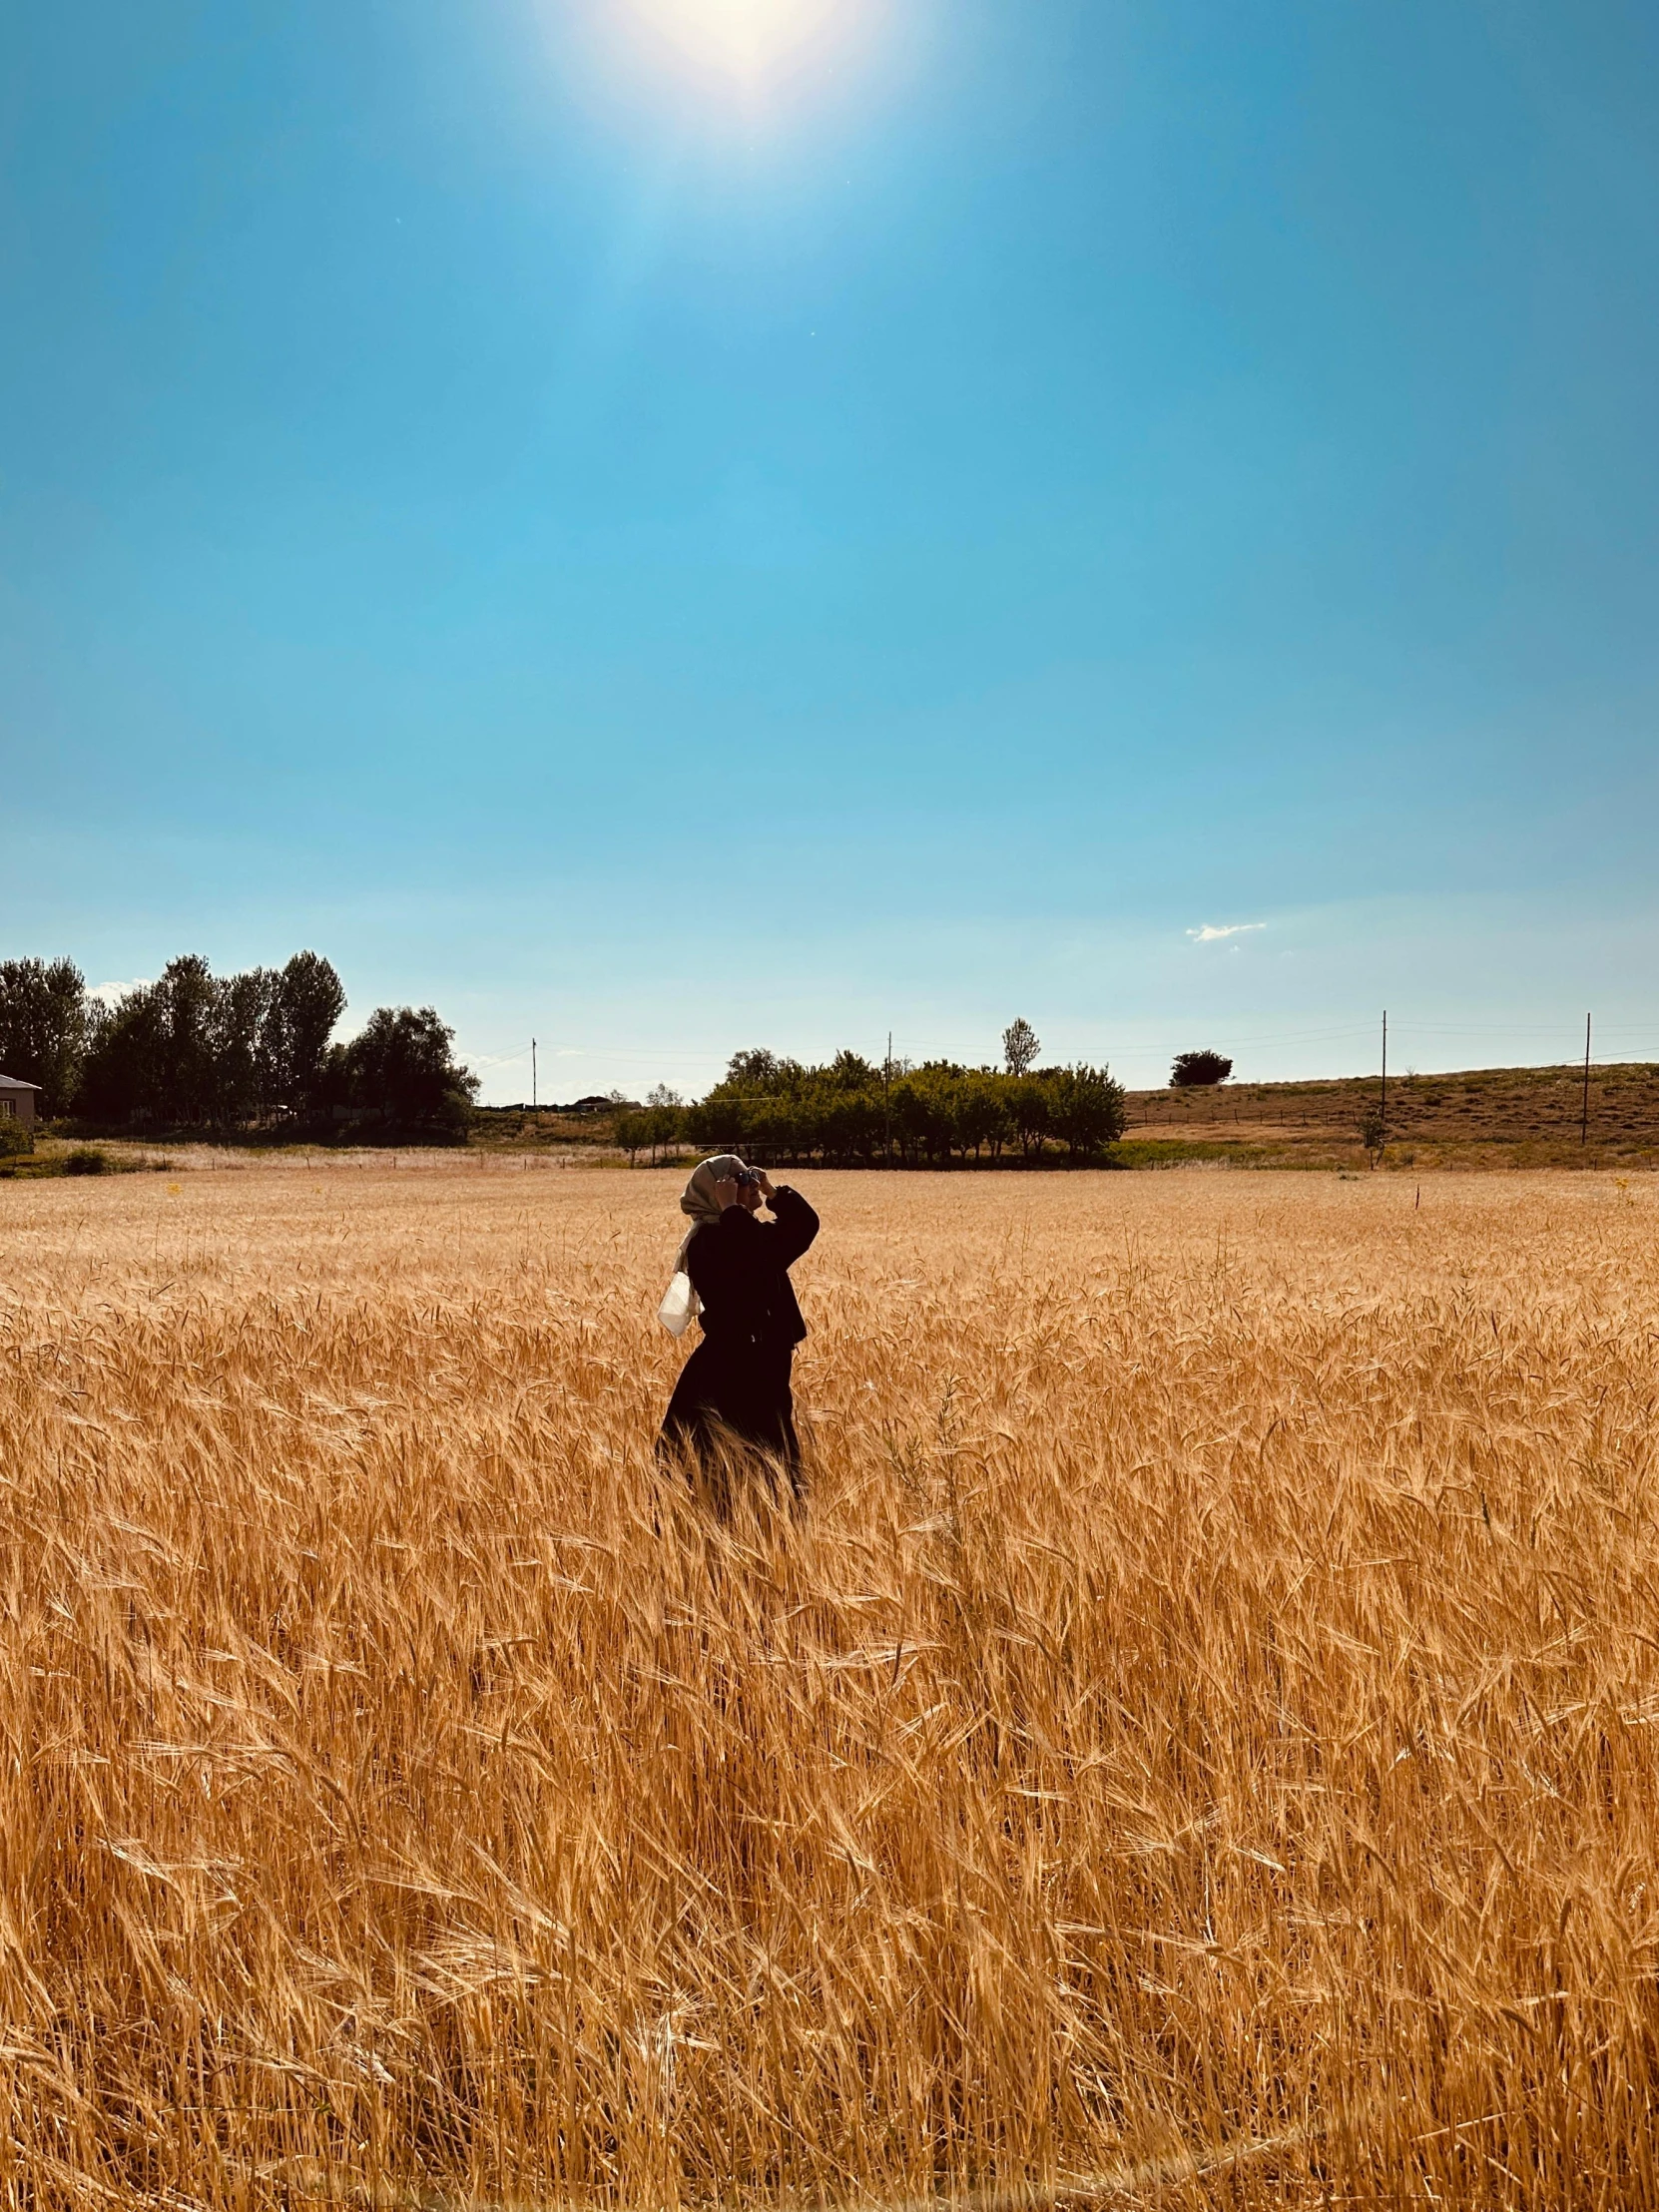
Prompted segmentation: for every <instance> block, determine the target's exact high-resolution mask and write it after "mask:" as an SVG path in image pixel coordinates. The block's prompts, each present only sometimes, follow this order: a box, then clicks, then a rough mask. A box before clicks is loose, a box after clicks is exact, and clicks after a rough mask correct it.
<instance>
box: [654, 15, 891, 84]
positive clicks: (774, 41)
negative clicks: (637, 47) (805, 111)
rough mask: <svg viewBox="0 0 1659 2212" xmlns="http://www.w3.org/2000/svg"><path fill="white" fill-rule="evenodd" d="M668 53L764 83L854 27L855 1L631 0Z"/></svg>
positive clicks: (703, 71) (704, 71) (810, 59)
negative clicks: (852, 25)
mask: <svg viewBox="0 0 1659 2212" xmlns="http://www.w3.org/2000/svg"><path fill="white" fill-rule="evenodd" d="M628 5H629V7H630V9H631V12H632V13H633V15H634V17H635V18H636V20H637V22H638V25H639V28H640V30H641V31H642V32H643V33H644V34H645V36H646V38H647V39H648V40H649V41H650V42H651V43H652V44H653V45H654V46H656V47H657V48H658V50H659V52H660V53H662V54H664V55H665V56H666V57H667V58H669V59H672V60H673V61H675V62H677V63H678V64H679V65H680V66H681V67H682V68H688V69H691V70H693V71H695V72H696V73H697V74H699V75H702V76H707V77H715V78H724V79H725V80H727V81H728V82H730V83H733V84H736V85H740V86H745V87H749V88H751V89H754V88H758V87H760V86H761V85H763V84H765V83H766V82H767V81H768V80H769V79H772V78H775V77H778V76H781V75H793V74H794V73H795V72H796V71H797V70H799V69H801V68H803V67H805V66H809V65H811V64H812V63H814V62H815V61H817V60H818V59H819V58H820V57H821V56H823V55H824V54H826V53H827V52H828V50H829V49H830V46H831V45H833V44H835V43H838V39H839V36H840V35H841V34H842V33H843V32H845V31H846V30H848V29H850V27H851V23H852V19H853V18H854V16H855V15H856V14H858V13H859V9H858V7H857V5H856V0H628Z"/></svg>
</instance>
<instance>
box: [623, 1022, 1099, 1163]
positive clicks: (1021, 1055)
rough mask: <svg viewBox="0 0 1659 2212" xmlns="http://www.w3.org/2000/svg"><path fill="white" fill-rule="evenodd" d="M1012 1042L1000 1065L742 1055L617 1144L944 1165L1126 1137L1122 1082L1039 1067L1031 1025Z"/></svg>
mask: <svg viewBox="0 0 1659 2212" xmlns="http://www.w3.org/2000/svg"><path fill="white" fill-rule="evenodd" d="M1022 1030H1023V1031H1024V1035H1019V1034H1018V1033H1017V1032H1018V1031H1022ZM1010 1038H1012V1039H1013V1040H1014V1044H1013V1049H1012V1050H1008V1049H1007V1046H1008V1040H1009V1039H1010ZM1027 1039H1029V1046H1030V1049H1029V1051H1027V1050H1026V1049H1025V1047H1026V1041H1027ZM1004 1046H1005V1061H1004V1065H1003V1066H1002V1067H1001V1068H992V1067H973V1068H970V1067H961V1066H958V1065H957V1064H956V1062H954V1061H951V1060H929V1061H926V1062H924V1063H923V1064H922V1065H921V1066H919V1067H912V1066H910V1065H909V1064H908V1062H902V1061H889V1062H880V1063H877V1062H872V1061H869V1060H866V1059H864V1058H862V1057H861V1056H860V1055H859V1054H858V1053H856V1052H840V1053H837V1054H836V1056H835V1057H834V1059H833V1060H830V1061H829V1062H828V1063H826V1064H825V1065H823V1066H820V1067H810V1066H806V1065H804V1064H803V1063H802V1062H801V1061H799V1060H791V1059H782V1058H780V1057H778V1055H777V1054H775V1053H772V1052H769V1051H766V1050H755V1051H749V1052H740V1053H738V1054H736V1056H735V1057H734V1058H733V1060H732V1062H731V1064H730V1066H729V1067H728V1068H727V1070H726V1073H725V1075H724V1076H723V1077H722V1078H721V1080H720V1082H718V1083H717V1084H716V1085H715V1087H714V1089H713V1090H712V1091H710V1093H709V1095H708V1096H707V1098H703V1099H699V1100H697V1101H695V1102H694V1103H692V1104H689V1105H688V1104H686V1103H684V1102H683V1101H681V1100H680V1099H678V1098H676V1097H675V1096H674V1095H673V1093H672V1092H668V1091H657V1092H654V1093H653V1094H652V1096H651V1098H650V1100H649V1101H648V1102H647V1103H646V1105H645V1106H643V1107H639V1108H633V1109H630V1110H627V1111H624V1112H623V1113H621V1114H619V1115H618V1116H617V1122H616V1135H617V1141H618V1143H619V1144H621V1145H622V1146H623V1147H624V1148H625V1149H626V1150H627V1152H628V1154H629V1156H630V1158H632V1159H637V1158H638V1157H639V1155H640V1153H642V1152H644V1151H647V1150H649V1151H651V1152H653V1153H656V1152H659V1151H663V1150H669V1151H672V1150H674V1149H676V1148H679V1147H682V1146H686V1145H692V1146H696V1147H698V1148H699V1149H700V1150H702V1151H705V1152H717V1151H730V1152H738V1153H741V1154H743V1156H744V1157H745V1158H746V1159H753V1160H756V1161H758V1162H759V1163H761V1164H762V1165H764V1166H769V1167H770V1166H774V1165H783V1164H785V1163H792V1164H798V1163H802V1162H814V1161H816V1162H819V1163H820V1164H822V1165H825V1166H830V1167H836V1166H841V1167H851V1166H861V1167H873V1166H878V1165H880V1164H882V1163H883V1162H888V1161H890V1162H892V1163H893V1164H894V1165H899V1166H904V1167H943V1166H948V1165H949V1164H950V1163H951V1162H952V1161H954V1160H963V1161H965V1160H967V1159H968V1158H969V1157H970V1156H971V1157H972V1158H973V1159H976V1160H978V1159H989V1160H990V1161H992V1162H996V1161H1000V1160H1002V1159H1004V1158H1010V1159H1017V1160H1022V1161H1036V1160H1040V1159H1042V1158H1044V1157H1053V1156H1055V1152H1056V1148H1058V1150H1059V1152H1061V1153H1063V1155H1064V1156H1065V1157H1066V1158H1068V1159H1071V1160H1086V1159H1090V1158H1093V1157H1094V1156H1096V1155H1098V1154H1099V1153H1100V1152H1102V1151H1103V1150H1104V1149H1105V1147H1106V1146H1108V1145H1110V1144H1113V1143H1115V1142H1116V1140H1117V1139H1118V1138H1119V1137H1120V1136H1121V1135H1122V1134H1123V1123H1124V1097H1123V1087H1122V1085H1121V1084H1119V1083H1117V1082H1115V1081H1114V1080H1113V1078H1112V1075H1111V1072H1110V1070H1109V1069H1107V1068H1104V1067H1098V1068H1097V1067H1089V1066H1087V1065H1084V1064H1079V1065H1077V1066H1075V1067H1056V1068H1037V1067H1034V1066H1033V1065H1032V1064H1031V1062H1032V1061H1033V1060H1034V1059H1035V1056H1036V1051H1037V1049H1038V1048H1037V1042H1036V1039H1035V1037H1033V1036H1031V1035H1030V1032H1029V1029H1028V1028H1027V1026H1026V1025H1025V1024H1023V1023H1020V1024H1017V1025H1015V1026H1014V1027H1011V1028H1010V1029H1009V1031H1008V1032H1007V1033H1006V1035H1005V1037H1004Z"/></svg>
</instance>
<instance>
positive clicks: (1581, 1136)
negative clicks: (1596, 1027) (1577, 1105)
mask: <svg viewBox="0 0 1659 2212" xmlns="http://www.w3.org/2000/svg"><path fill="white" fill-rule="evenodd" d="M1578 1141H1579V1143H1580V1144H1588V1143H1589V1141H1590V1017H1589V1015H1588V1014H1586V1015H1585V1016H1584V1104H1583V1107H1582V1108H1581V1110H1580V1112H1579V1116H1578Z"/></svg>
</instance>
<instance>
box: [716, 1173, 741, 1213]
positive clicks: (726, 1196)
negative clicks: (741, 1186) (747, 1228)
mask: <svg viewBox="0 0 1659 2212" xmlns="http://www.w3.org/2000/svg"><path fill="white" fill-rule="evenodd" d="M715 1196H716V1198H718V1199H719V1201H720V1210H721V1212H722V1213H723V1214H724V1213H725V1211H726V1209H727V1207H728V1206H741V1205H742V1204H743V1198H742V1194H741V1193H740V1192H739V1190H738V1186H737V1182H736V1179H735V1178H734V1177H732V1176H730V1175H723V1176H722V1177H721V1179H720V1181H719V1182H718V1183H717V1184H716V1185H715Z"/></svg>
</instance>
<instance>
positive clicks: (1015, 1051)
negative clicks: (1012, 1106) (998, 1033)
mask: <svg viewBox="0 0 1659 2212" xmlns="http://www.w3.org/2000/svg"><path fill="white" fill-rule="evenodd" d="M1042 1048H1043V1047H1042V1039H1041V1038H1040V1037H1039V1036H1038V1035H1037V1032H1036V1031H1035V1030H1034V1029H1033V1028H1032V1026H1031V1024H1030V1023H1029V1022H1028V1021H1027V1020H1026V1018H1025V1016H1024V1015H1023V1014H1016V1015H1015V1016H1014V1018H1013V1020H1012V1021H1011V1022H1010V1023H1009V1024H1008V1026H1007V1028H1006V1029H1004V1030H1003V1032H1002V1064H1003V1066H1004V1067H1005V1068H1006V1069H1007V1071H1008V1073H1009V1074H1010V1075H1016V1076H1018V1075H1023V1074H1024V1073H1025V1072H1026V1070H1027V1069H1028V1068H1029V1067H1030V1066H1031V1064H1032V1062H1033V1061H1034V1060H1035V1059H1036V1057H1037V1054H1038V1053H1039V1052H1040V1051H1041V1050H1042Z"/></svg>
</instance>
